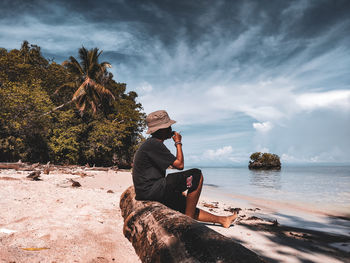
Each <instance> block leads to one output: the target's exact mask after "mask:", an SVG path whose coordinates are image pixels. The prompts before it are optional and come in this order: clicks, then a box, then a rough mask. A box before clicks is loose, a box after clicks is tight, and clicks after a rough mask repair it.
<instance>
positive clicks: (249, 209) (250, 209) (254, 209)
mask: <svg viewBox="0 0 350 263" xmlns="http://www.w3.org/2000/svg"><path fill="white" fill-rule="evenodd" d="M247 210H248V211H253V212H255V211H257V210H261V209H260V208H258V207H256V208H248V209H247Z"/></svg>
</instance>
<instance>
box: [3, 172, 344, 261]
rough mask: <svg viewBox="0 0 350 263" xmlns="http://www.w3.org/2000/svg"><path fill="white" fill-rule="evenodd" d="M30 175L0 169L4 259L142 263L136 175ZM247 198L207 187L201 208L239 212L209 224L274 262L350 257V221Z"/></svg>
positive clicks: (88, 173) (222, 211)
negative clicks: (133, 201)
mask: <svg viewBox="0 0 350 263" xmlns="http://www.w3.org/2000/svg"><path fill="white" fill-rule="evenodd" d="M29 173H30V171H16V170H14V169H7V170H5V169H2V170H0V196H1V200H0V262H140V260H139V259H138V257H137V255H136V254H135V252H134V249H133V247H132V245H131V243H129V241H128V240H127V239H126V238H125V237H124V236H123V233H122V227H123V218H122V217H121V214H120V209H119V198H120V195H121V193H122V192H123V191H124V190H125V189H126V188H127V187H128V186H129V185H131V184H132V180H131V174H130V172H123V171H118V172H115V171H113V170H109V171H91V170H89V171H87V170H86V169H85V168H84V167H76V168H74V169H73V168H71V169H68V170H67V169H65V170H64V169H63V170H62V169H55V170H53V171H51V172H50V173H49V174H41V179H42V180H41V181H32V180H29V179H28V178H26V176H27V175H28V174H29ZM71 179H73V180H74V181H77V182H79V183H80V184H81V187H72V181H71ZM233 194H234V193H233ZM248 199H249V198H248ZM248 199H247V198H245V197H244V196H237V195H229V196H223V195H220V194H218V192H217V191H215V189H213V188H211V187H208V186H204V188H203V191H202V196H201V198H200V202H199V204H200V207H201V208H203V209H206V210H208V211H211V212H213V213H216V214H219V215H224V214H230V213H231V212H230V210H231V211H232V209H233V208H240V209H241V210H240V214H239V215H240V217H239V220H238V221H237V222H236V223H235V224H234V225H232V226H231V227H230V228H228V229H225V228H222V227H220V226H217V225H213V224H206V223H204V224H206V225H207V226H208V227H210V228H212V229H214V230H215V231H218V232H220V233H222V234H224V235H225V236H228V237H230V238H232V239H234V240H236V241H238V242H240V243H241V244H243V245H244V246H246V247H247V248H249V249H251V250H253V251H255V252H256V253H258V254H259V255H261V256H262V257H264V258H266V259H267V260H268V261H269V262H305V261H307V262H350V261H349V260H348V258H349V255H350V254H349V247H350V230H349V229H350V227H349V222H350V221H348V220H343V219H339V218H333V217H330V216H329V215H321V214H319V213H315V212H314V211H304V210H303V209H298V207H293V208H291V207H288V206H287V207H285V205H284V204H281V203H278V202H275V203H274V202H270V203H268V202H266V200H260V199H258V198H256V199H255V200H248ZM311 210H312V209H311ZM276 219H277V221H275V220H276ZM346 251H348V252H346Z"/></svg>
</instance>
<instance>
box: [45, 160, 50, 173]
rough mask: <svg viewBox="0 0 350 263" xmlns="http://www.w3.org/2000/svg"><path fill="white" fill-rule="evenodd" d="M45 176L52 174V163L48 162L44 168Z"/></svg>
mask: <svg viewBox="0 0 350 263" xmlns="http://www.w3.org/2000/svg"><path fill="white" fill-rule="evenodd" d="M43 172H44V174H49V173H50V162H47V164H46V165H45V167H44V171H43Z"/></svg>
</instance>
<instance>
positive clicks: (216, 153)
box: [203, 146, 232, 159]
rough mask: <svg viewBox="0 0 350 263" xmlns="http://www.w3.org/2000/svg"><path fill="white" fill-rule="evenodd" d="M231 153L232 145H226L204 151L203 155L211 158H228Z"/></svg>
mask: <svg viewBox="0 0 350 263" xmlns="http://www.w3.org/2000/svg"><path fill="white" fill-rule="evenodd" d="M231 153H232V146H224V147H222V148H219V149H216V150H206V151H205V152H204V155H203V157H205V158H209V159H216V158H222V157H225V158H226V157H227V155H229V154H231Z"/></svg>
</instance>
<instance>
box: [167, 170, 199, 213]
mask: <svg viewBox="0 0 350 263" xmlns="http://www.w3.org/2000/svg"><path fill="white" fill-rule="evenodd" d="M201 175H202V172H201V170H199V169H190V170H186V171H182V172H177V173H170V174H168V175H167V177H166V178H165V181H166V186H165V195H164V199H163V201H162V203H163V204H165V205H166V206H168V207H170V208H172V209H174V210H177V211H179V212H181V213H185V210H186V197H185V196H184V195H182V192H184V191H186V190H188V191H189V192H192V191H194V190H195V189H197V187H198V184H199V181H200V178H201Z"/></svg>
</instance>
